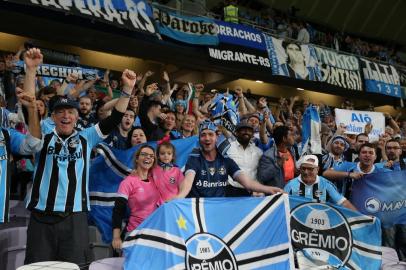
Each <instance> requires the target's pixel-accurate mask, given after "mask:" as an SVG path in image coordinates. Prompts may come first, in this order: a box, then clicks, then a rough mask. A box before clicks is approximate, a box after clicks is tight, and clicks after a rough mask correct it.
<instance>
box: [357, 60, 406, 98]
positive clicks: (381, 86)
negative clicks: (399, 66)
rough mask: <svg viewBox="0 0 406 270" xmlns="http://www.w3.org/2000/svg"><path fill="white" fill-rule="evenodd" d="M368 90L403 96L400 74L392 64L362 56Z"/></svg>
mask: <svg viewBox="0 0 406 270" xmlns="http://www.w3.org/2000/svg"><path fill="white" fill-rule="evenodd" d="M360 60H361V66H362V70H363V73H364V78H365V88H366V91H367V92H374V93H379V94H383V95H387V96H393V97H401V93H402V92H401V91H402V90H401V88H400V76H399V73H398V72H397V70H396V69H395V68H394V67H393V66H391V65H385V64H381V63H376V62H372V61H369V60H367V59H364V58H360Z"/></svg>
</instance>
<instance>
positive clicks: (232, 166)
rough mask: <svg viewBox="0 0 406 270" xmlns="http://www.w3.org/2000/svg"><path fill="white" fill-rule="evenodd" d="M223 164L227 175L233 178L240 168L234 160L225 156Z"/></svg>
mask: <svg viewBox="0 0 406 270" xmlns="http://www.w3.org/2000/svg"><path fill="white" fill-rule="evenodd" d="M224 161H225V164H226V169H227V173H228V175H229V176H231V177H232V178H233V179H234V178H235V177H236V176H237V175H238V174H239V173H240V172H242V170H241V169H240V167H239V166H238V165H237V163H235V161H234V160H232V159H231V158H225V160H224Z"/></svg>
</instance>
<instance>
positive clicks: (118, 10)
mask: <svg viewBox="0 0 406 270" xmlns="http://www.w3.org/2000/svg"><path fill="white" fill-rule="evenodd" d="M12 2H19V3H24V4H26V1H25V0H24V1H22V0H12ZM30 2H31V4H34V5H40V6H44V7H47V8H52V9H57V10H61V11H63V12H68V13H69V12H71V13H73V14H78V15H81V16H86V17H92V18H94V19H98V20H101V21H105V22H108V23H113V24H115V25H121V26H125V27H126V28H129V29H135V30H140V31H145V32H149V33H151V34H154V33H155V27H154V24H153V22H152V20H151V18H152V8H151V6H150V5H148V4H147V2H146V1H142V0H74V1H73V0H31V1H30Z"/></svg>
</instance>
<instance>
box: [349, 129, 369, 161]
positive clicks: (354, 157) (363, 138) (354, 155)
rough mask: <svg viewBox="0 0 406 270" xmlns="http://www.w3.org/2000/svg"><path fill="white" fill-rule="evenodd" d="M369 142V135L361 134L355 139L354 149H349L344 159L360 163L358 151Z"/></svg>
mask: <svg viewBox="0 0 406 270" xmlns="http://www.w3.org/2000/svg"><path fill="white" fill-rule="evenodd" d="M367 142H369V137H368V134H366V133H360V134H358V135H357V137H356V138H355V144H354V146H353V147H351V148H349V149H348V150H347V151H345V152H344V157H345V160H346V161H350V162H358V161H359V158H358V151H359V148H360V146H361V145H363V144H364V143H367Z"/></svg>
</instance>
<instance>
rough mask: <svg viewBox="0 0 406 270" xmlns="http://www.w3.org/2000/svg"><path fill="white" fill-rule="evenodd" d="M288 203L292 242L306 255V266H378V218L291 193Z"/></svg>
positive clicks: (360, 269)
mask: <svg viewBox="0 0 406 270" xmlns="http://www.w3.org/2000/svg"><path fill="white" fill-rule="evenodd" d="M289 203H290V208H291V221H290V229H291V237H292V245H293V248H294V250H295V252H301V253H302V254H303V255H304V256H305V258H306V259H307V260H305V262H304V265H302V266H306V267H305V268H306V269H315V268H317V267H319V266H327V265H328V266H330V267H331V266H332V267H333V268H332V269H341V270H364V269H365V270H366V269H368V270H379V269H380V267H381V260H382V251H381V223H380V221H379V219H377V218H374V217H370V216H365V215H363V214H361V213H359V212H355V211H352V210H349V209H347V208H344V207H340V206H338V205H331V204H328V203H317V202H312V201H311V200H308V199H305V198H302V197H294V196H291V197H290V198H289ZM298 261H299V266H301V260H300V259H298ZM302 263H303V261H302ZM323 269H326V268H323Z"/></svg>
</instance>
